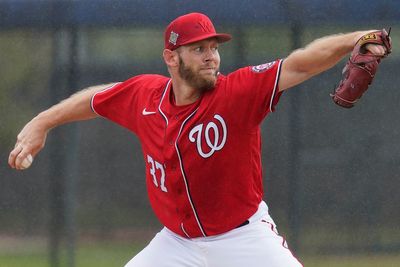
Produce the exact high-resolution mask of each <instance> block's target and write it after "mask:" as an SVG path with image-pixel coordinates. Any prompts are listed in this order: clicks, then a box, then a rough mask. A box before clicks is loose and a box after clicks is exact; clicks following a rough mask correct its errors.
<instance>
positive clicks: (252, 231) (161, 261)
mask: <svg viewBox="0 0 400 267" xmlns="http://www.w3.org/2000/svg"><path fill="white" fill-rule="evenodd" d="M249 222H250V223H249V224H247V225H244V226H242V227H239V228H236V229H233V230H231V231H229V232H227V233H224V234H221V235H216V236H211V237H199V238H193V239H187V238H183V237H181V236H178V235H176V234H175V233H173V232H172V231H170V230H168V229H167V228H165V227H164V228H163V229H162V230H161V231H160V232H159V233H158V234H157V235H156V236H155V237H154V238H153V240H152V241H151V242H150V243H149V245H147V247H145V248H144V249H143V250H142V251H141V252H140V253H138V254H137V255H136V256H135V257H134V258H133V259H131V260H130V261H129V262H128V263H127V264H126V265H125V267H300V266H302V264H301V263H300V262H299V261H298V260H297V259H296V258H295V257H294V256H293V254H292V253H291V252H290V250H289V249H288V248H287V245H286V241H285V240H284V239H283V238H282V237H281V236H279V235H278V232H277V230H276V226H275V223H274V221H273V220H272V218H271V217H270V216H269V214H268V207H267V204H265V202H264V201H263V202H261V203H260V206H259V209H258V211H257V212H256V213H255V214H254V215H253V216H252V217H251V218H250V219H249Z"/></svg>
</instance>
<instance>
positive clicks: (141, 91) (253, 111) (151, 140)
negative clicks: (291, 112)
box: [91, 60, 281, 238]
mask: <svg viewBox="0 0 400 267" xmlns="http://www.w3.org/2000/svg"><path fill="white" fill-rule="evenodd" d="M280 66H281V60H277V61H274V62H270V63H266V64H262V65H259V66H253V67H251V66H249V67H245V68H241V69H238V70H236V71H234V72H232V73H230V74H229V75H226V76H224V75H222V74H219V75H218V79H217V83H216V85H215V87H214V88H213V89H212V90H209V91H205V92H204V94H203V95H202V97H201V98H200V99H199V100H197V101H196V102H195V103H192V104H190V105H186V106H176V105H175V101H174V96H173V92H172V83H171V79H170V78H167V77H164V76H160V75H139V76H135V77H133V78H131V79H129V80H127V81H125V82H122V83H118V84H116V85H114V86H113V87H111V88H108V89H106V90H104V91H101V92H99V93H97V94H95V95H94V96H93V98H92V103H91V104H92V108H93V110H94V111H95V112H96V113H97V114H99V115H100V116H103V117H106V118H108V119H110V120H112V121H114V122H116V123H118V124H120V125H121V126H123V127H125V128H128V129H129V130H131V131H132V132H134V133H135V134H136V135H137V136H138V138H139V139H140V142H141V144H142V151H143V156H144V160H145V162H146V184H147V191H148V196H149V199H150V203H151V206H152V208H153V210H154V212H155V214H156V215H157V217H158V218H159V220H160V221H161V222H162V224H163V225H165V226H166V227H167V228H168V229H170V230H172V231H173V232H175V233H177V234H179V235H181V236H183V237H187V238H194V237H201V236H210V235H216V234H221V233H224V232H227V231H229V230H231V229H234V228H236V227H237V226H239V225H240V224H242V223H243V222H245V221H246V220H247V219H248V218H249V217H250V216H251V215H253V214H254V213H255V212H256V210H257V208H258V205H259V203H260V202H261V201H262V197H263V185H262V168H261V135H260V124H261V122H262V120H263V119H264V118H265V116H266V115H267V114H268V113H269V112H271V111H273V109H274V106H275V105H276V103H277V102H278V100H279V97H280V92H279V90H278V80H279V73H280Z"/></svg>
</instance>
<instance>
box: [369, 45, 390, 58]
mask: <svg viewBox="0 0 400 267" xmlns="http://www.w3.org/2000/svg"><path fill="white" fill-rule="evenodd" d="M365 48H366V49H367V50H368V51H369V52H371V53H372V54H374V55H376V56H381V57H383V56H385V55H386V52H387V51H386V48H385V47H384V46H383V45H378V44H367V45H366V47H365Z"/></svg>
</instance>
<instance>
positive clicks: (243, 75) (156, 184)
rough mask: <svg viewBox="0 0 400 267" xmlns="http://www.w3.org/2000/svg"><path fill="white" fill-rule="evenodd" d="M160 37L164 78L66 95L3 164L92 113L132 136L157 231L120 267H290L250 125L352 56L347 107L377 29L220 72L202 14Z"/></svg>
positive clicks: (372, 56)
mask: <svg viewBox="0 0 400 267" xmlns="http://www.w3.org/2000/svg"><path fill="white" fill-rule="evenodd" d="M164 38H165V39H164V43H165V47H164V50H163V59H164V62H165V64H166V66H167V68H168V72H169V74H170V75H169V77H165V76H162V75H155V74H145V75H138V76H135V77H132V78H130V79H128V80H127V81H124V82H119V83H114V84H109V85H100V86H94V87H90V88H88V89H85V90H83V91H81V92H79V93H77V94H75V95H72V96H71V97H70V98H68V99H66V100H64V101H62V102H61V103H59V104H57V105H55V106H53V107H51V108H49V109H48V110H46V111H43V112H42V113H40V114H38V115H37V116H36V117H35V118H33V119H32V120H31V121H30V122H29V123H28V124H27V125H26V126H25V127H24V128H23V129H22V131H21V132H20V133H19V135H18V137H17V142H16V145H15V148H14V149H13V150H12V151H11V153H10V156H9V161H8V162H9V165H10V166H11V167H12V168H15V169H17V170H21V169H24V168H26V167H27V166H29V165H30V163H31V162H32V160H33V158H34V157H35V156H36V155H37V154H38V153H39V151H40V150H41V149H42V148H43V147H44V145H45V140H46V136H47V134H48V132H49V131H50V129H52V128H54V127H57V126H59V125H61V124H65V123H68V122H72V121H78V120H86V119H92V118H95V117H99V116H100V117H104V118H106V119H109V120H111V121H113V122H115V123H117V124H119V125H120V126H122V127H125V128H127V129H129V130H130V131H131V132H132V133H134V134H135V135H136V136H137V137H138V138H139V139H140V142H141V144H142V153H143V159H144V161H145V163H146V184H147V191H148V195H149V199H150V203H151V206H152V208H153V210H154V212H155V214H156V215H157V217H158V219H159V220H160V222H161V223H162V224H163V225H164V228H163V229H162V230H161V231H160V232H159V233H158V234H157V235H156V236H155V237H154V239H153V240H152V241H151V242H150V243H149V244H148V245H147V246H146V247H145V248H144V249H143V250H142V251H141V252H140V253H139V254H137V255H136V256H134V257H133V258H132V260H130V261H129V262H128V263H127V265H126V267H155V266H158V267H183V266H192V267H206V266H207V267H225V266H229V267H243V266H252V267H253V266H254V267H256V266H260V267H261V266H268V267H278V266H279V267H280V266H285V267H290V266H302V265H301V263H300V262H299V261H298V260H297V259H296V258H295V256H294V255H293V254H292V253H291V251H290V250H289V248H288V246H287V244H286V242H285V240H284V239H283V238H282V237H281V236H280V235H279V233H278V231H277V228H276V225H275V222H274V221H273V219H272V218H271V217H270V215H269V213H268V206H267V204H266V202H264V200H263V184H262V168H261V166H262V165H261V134H260V124H261V123H262V121H263V120H264V118H265V117H266V116H267V115H269V114H270V113H271V112H273V111H274V109H275V106H276V104H277V103H278V101H279V99H280V97H281V95H282V93H283V92H284V91H285V90H287V89H289V88H291V87H293V86H295V85H297V84H300V83H301V82H303V81H305V80H307V79H309V78H311V77H313V76H314V75H317V74H319V73H321V72H323V71H325V70H327V69H329V68H331V67H332V66H334V65H335V64H337V63H338V62H339V61H340V60H341V59H342V58H344V57H345V56H346V55H348V54H349V53H350V52H351V51H353V49H355V52H354V51H353V55H352V56H351V58H350V60H349V63H348V64H347V65H346V67H345V71H344V77H343V81H342V82H341V85H340V87H339V88H338V89H337V90H335V92H334V93H333V94H332V97H333V99H334V101H335V102H336V103H338V104H340V105H343V106H346V107H348V106H351V105H354V103H355V101H356V100H357V99H358V98H359V97H360V96H361V94H362V93H363V92H364V91H365V90H366V86H368V84H369V83H370V81H372V79H371V77H373V74H374V73H375V71H376V68H377V67H378V64H379V63H380V60H381V59H382V58H383V57H385V56H386V55H387V54H388V53H390V50H391V41H390V38H389V34H388V33H387V32H386V31H384V30H381V31H376V30H370V31H358V32H352V33H347V34H337V35H332V36H328V37H324V38H321V39H317V40H315V41H314V42H312V43H310V44H309V45H308V46H306V47H305V48H303V49H299V50H296V51H294V52H292V53H291V54H290V55H289V56H288V57H286V58H285V59H276V60H274V61H272V62H267V63H264V64H261V65H257V66H247V67H243V68H240V69H238V70H236V71H234V72H232V73H229V74H227V75H223V74H221V73H220V71H219V67H220V60H221V59H220V55H219V52H218V50H219V46H220V44H221V43H224V42H227V41H229V40H230V39H231V36H230V35H229V34H223V33H217V32H216V30H215V28H214V25H213V24H212V22H211V20H210V19H209V18H208V17H207V16H206V15H204V14H200V13H190V14H186V15H183V16H180V17H178V18H176V19H175V20H173V21H172V22H171V23H170V24H169V25H168V26H167V27H166V30H165V36H164ZM371 62H372V63H371ZM370 63H371V64H370ZM360 73H362V74H360ZM363 75H364V76H363ZM366 79H367V81H366Z"/></svg>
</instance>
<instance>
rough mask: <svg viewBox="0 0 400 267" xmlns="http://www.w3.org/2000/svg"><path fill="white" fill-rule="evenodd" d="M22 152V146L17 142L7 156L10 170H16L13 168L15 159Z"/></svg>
mask: <svg viewBox="0 0 400 267" xmlns="http://www.w3.org/2000/svg"><path fill="white" fill-rule="evenodd" d="M21 151H22V146H20V145H19V144H18V142H17V143H16V144H15V147H14V149H13V150H12V151H11V152H10V155H9V156H8V165H10V167H11V168H14V169H15V168H16V166H15V159H16V158H17V156H18V155H19V153H20V152H21Z"/></svg>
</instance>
